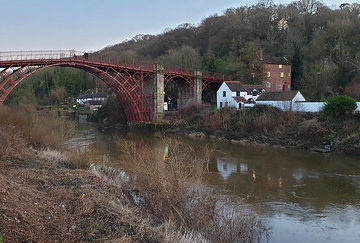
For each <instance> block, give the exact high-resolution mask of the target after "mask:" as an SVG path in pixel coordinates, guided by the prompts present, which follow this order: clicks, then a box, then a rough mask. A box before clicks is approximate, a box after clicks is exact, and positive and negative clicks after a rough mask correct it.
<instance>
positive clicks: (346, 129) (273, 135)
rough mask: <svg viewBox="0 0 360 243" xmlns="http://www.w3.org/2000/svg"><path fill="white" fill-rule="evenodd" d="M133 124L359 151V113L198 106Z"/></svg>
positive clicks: (252, 141)
mask: <svg viewBox="0 0 360 243" xmlns="http://www.w3.org/2000/svg"><path fill="white" fill-rule="evenodd" d="M133 127H135V128H140V127H142V128H145V129H152V130H161V131H164V132H174V133H181V134H194V136H200V137H201V136H204V135H206V136H213V137H216V138H218V139H224V140H229V141H231V140H232V141H234V142H235V143H244V144H266V145H275V146H283V147H288V148H296V149H301V150H314V151H321V152H339V153H348V154H356V155H360V116H359V115H351V116H346V117H343V118H342V119H332V118H328V117H326V116H324V115H322V114H316V113H295V112H283V111H281V110H279V109H276V108H273V107H270V106H255V107H254V108H250V109H246V110H243V111H238V110H235V109H223V110H220V111H218V110H212V109H211V108H210V107H208V106H201V107H190V108H188V109H185V110H181V111H180V112H179V113H178V114H172V115H167V116H166V118H165V119H164V121H163V123H161V124H156V125H155V124H144V125H133ZM199 132H200V133H202V134H203V135H202V134H199Z"/></svg>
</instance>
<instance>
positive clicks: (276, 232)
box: [68, 124, 360, 243]
mask: <svg viewBox="0 0 360 243" xmlns="http://www.w3.org/2000/svg"><path fill="white" fill-rule="evenodd" d="M79 132H80V134H81V136H79V137H77V138H74V139H72V140H70V141H69V142H68V145H69V146H75V147H73V148H76V149H82V150H89V149H90V150H94V151H96V156H97V157H99V156H100V157H101V158H102V161H104V162H105V163H108V164H109V165H110V166H112V167H118V165H117V163H116V158H117V154H118V152H119V151H117V149H116V146H114V139H115V138H116V139H118V138H123V139H125V140H131V141H135V142H136V143H139V144H140V145H141V144H148V145H151V146H154V148H155V147H156V148H157V149H158V148H159V146H162V148H163V149H164V150H166V145H165V146H164V143H163V141H164V140H163V138H162V136H161V135H159V134H158V133H147V132H128V131H120V130H114V129H110V130H101V129H98V128H97V127H96V126H94V125H89V124H88V125H85V124H83V125H80V126H79ZM169 136H170V137H172V138H173V139H179V140H182V141H183V142H186V143H188V144H190V145H191V146H192V147H193V148H195V149H196V148H197V147H203V146H205V145H211V146H212V147H214V148H216V150H215V152H214V153H213V155H212V157H211V163H210V171H211V172H212V173H209V175H208V176H207V178H206V183H207V184H208V185H209V186H213V187H215V188H217V189H218V190H219V191H220V192H221V193H223V194H226V195H230V196H231V197H233V198H235V200H236V198H239V200H240V198H242V199H243V198H246V202H247V203H249V205H251V206H253V207H254V208H256V211H257V212H258V213H259V215H260V217H261V218H262V221H263V223H264V224H265V225H266V227H268V228H269V232H270V242H280V243H281V242H284V243H285V242H292V243H295V242H307V243H310V242H360V158H359V157H352V156H344V155H333V154H317V153H311V152H303V151H295V150H284V149H274V148H268V147H255V146H241V145H233V144H230V143H226V142H211V141H201V140H193V139H190V138H187V137H179V136H175V135H169ZM162 148H161V149H162Z"/></svg>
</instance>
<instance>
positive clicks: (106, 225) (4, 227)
mask: <svg viewBox="0 0 360 243" xmlns="http://www.w3.org/2000/svg"><path fill="white" fill-rule="evenodd" d="M27 112H29V111H28V110H25V111H24V110H17V111H14V110H12V111H11V110H10V109H9V108H1V110H0V114H1V117H0V135H1V136H0V143H1V146H2V147H3V149H2V152H1V154H0V232H1V235H2V237H3V239H4V241H5V242H56V241H58V242H94V241H109V242H184V243H186V242H219V241H222V242H252V241H253V240H256V239H259V238H260V237H262V235H261V233H263V232H264V229H263V227H262V225H261V223H260V221H259V220H258V218H257V217H256V214H255V213H254V212H253V211H252V210H250V209H249V208H246V207H245V204H242V203H240V204H239V201H238V200H237V201H236V202H233V201H232V200H230V199H229V198H226V197H222V196H220V195H217V194H216V193H215V192H214V191H213V190H212V189H211V188H209V187H206V186H204V185H203V184H202V182H203V178H204V176H205V174H206V173H207V172H208V163H209V160H210V154H211V153H212V151H213V148H211V147H205V148H203V151H196V153H195V151H194V150H193V148H192V147H190V146H189V145H187V144H185V143H179V142H175V141H171V140H169V141H164V150H154V149H153V148H152V147H150V146H147V145H145V144H141V145H137V144H135V143H132V142H126V141H123V140H118V141H117V146H118V149H119V151H120V152H121V153H120V156H119V159H118V160H119V161H118V162H119V163H121V167H122V168H123V170H119V169H113V168H110V167H107V166H105V165H100V164H99V161H96V160H98V158H97V157H96V155H94V154H92V153H91V152H83V153H80V152H68V151H67V152H58V151H54V150H52V149H51V148H62V146H59V143H60V141H62V140H63V139H64V138H65V137H66V136H68V135H69V132H70V131H71V127H70V128H65V127H63V125H64V124H66V123H65V122H63V121H61V122H59V121H52V120H51V119H52V118H51V117H50V118H49V119H50V125H49V124H47V125H45V121H46V119H47V118H46V117H44V118H40V117H38V116H37V115H34V114H30V113H27ZM24 116H25V117H30V120H29V121H27V119H24ZM60 119H61V118H60ZM26 122H27V123H26ZM37 122H38V124H37ZM26 124H28V125H29V127H26ZM41 124H43V125H41ZM41 127H43V128H44V130H43V131H41V129H40V128H41ZM54 129H55V130H57V131H56V132H53V131H52V130H54ZM49 134H50V135H54V136H57V137H58V140H56V142H54V143H49V142H48V140H47V136H49ZM42 138H43V139H44V141H42V140H41V139H42ZM34 148H35V149H34ZM165 148H166V149H165ZM99 160H100V159H99ZM93 162H97V165H95V164H93V165H92V166H91V167H90V170H88V168H89V165H90V163H93Z"/></svg>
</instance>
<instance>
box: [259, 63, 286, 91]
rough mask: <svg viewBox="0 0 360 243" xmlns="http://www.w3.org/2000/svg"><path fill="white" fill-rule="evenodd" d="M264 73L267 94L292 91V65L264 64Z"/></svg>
mask: <svg viewBox="0 0 360 243" xmlns="http://www.w3.org/2000/svg"><path fill="white" fill-rule="evenodd" d="M264 72H265V74H264V77H265V81H264V83H263V85H264V87H265V90H266V91H267V92H275V91H283V90H285V91H288V90H291V65H282V66H280V65H278V64H264ZM282 73H283V77H282V75H281V74H282ZM269 74H270V77H268V76H269Z"/></svg>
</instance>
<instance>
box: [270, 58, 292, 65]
mask: <svg viewBox="0 0 360 243" xmlns="http://www.w3.org/2000/svg"><path fill="white" fill-rule="evenodd" d="M264 62H265V63H267V64H277V65H279V64H281V65H290V63H289V61H288V60H287V59H286V57H274V56H266V57H264Z"/></svg>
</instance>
